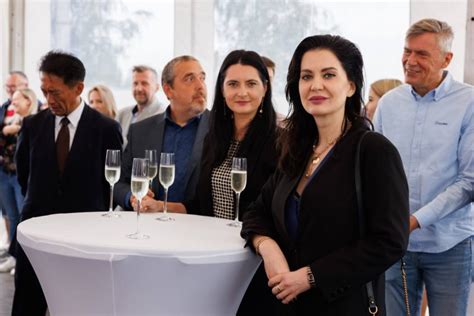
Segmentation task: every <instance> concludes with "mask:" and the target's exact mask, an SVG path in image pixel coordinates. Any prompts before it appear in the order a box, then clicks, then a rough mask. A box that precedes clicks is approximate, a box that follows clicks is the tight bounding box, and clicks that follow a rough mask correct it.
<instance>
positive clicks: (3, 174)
mask: <svg viewBox="0 0 474 316" xmlns="http://www.w3.org/2000/svg"><path fill="white" fill-rule="evenodd" d="M11 107H12V110H13V111H14V112H15V113H14V114H13V115H10V116H5V119H4V120H3V122H1V124H0V126H1V129H0V199H1V201H2V205H3V208H4V209H5V211H6V213H7V217H8V220H9V221H10V232H9V240H10V241H12V240H13V236H14V235H15V233H16V226H17V225H18V223H19V220H20V213H21V210H22V208H23V200H24V197H23V194H21V188H20V185H19V183H18V180H17V176H16V164H15V160H14V155H15V150H16V143H17V140H18V132H19V131H20V129H21V122H22V121H23V118H24V117H26V116H28V115H33V114H35V113H36V112H37V110H38V101H37V99H36V95H35V93H34V92H33V90H31V89H28V88H25V89H19V90H16V91H15V92H14V93H13V95H12V103H11ZM9 252H10V255H9V256H8V257H6V258H5V259H4V260H2V261H1V262H0V272H11V271H12V269H14V268H15V264H16V260H15V258H14V257H13V256H12V255H13V253H12V247H10V251H9Z"/></svg>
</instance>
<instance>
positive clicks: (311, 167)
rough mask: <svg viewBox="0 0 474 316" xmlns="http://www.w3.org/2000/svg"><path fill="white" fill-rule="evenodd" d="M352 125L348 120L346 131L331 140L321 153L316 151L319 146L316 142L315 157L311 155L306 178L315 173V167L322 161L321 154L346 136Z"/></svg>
mask: <svg viewBox="0 0 474 316" xmlns="http://www.w3.org/2000/svg"><path fill="white" fill-rule="evenodd" d="M351 126H352V124H351V123H350V121H347V124H346V126H345V128H344V131H343V132H341V134H339V136H337V137H336V138H334V139H333V140H331V141H330V142H329V143H328V144H327V145H326V147H324V149H323V150H321V151H320V152H319V153H318V152H316V147H317V146H316V144H313V152H314V155H313V157H311V163H310V164H309V166H308V170H307V171H306V173H305V177H306V178H309V177H310V176H311V174H312V173H313V171H314V168H315V167H316V165H317V164H318V163H320V162H321V155H322V154H324V153H325V152H326V151H327V150H328V149H329V148H331V146H333V145H334V144H335V143H337V142H338V141H339V140H340V139H341V138H342V137H344V135H346V133H347V131H348V130H349V129H350V128H351Z"/></svg>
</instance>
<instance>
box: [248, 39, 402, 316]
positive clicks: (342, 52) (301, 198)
mask: <svg viewBox="0 0 474 316" xmlns="http://www.w3.org/2000/svg"><path fill="white" fill-rule="evenodd" d="M362 69H363V61H362V56H361V54H360V52H359V50H358V49H357V47H356V46H355V45H354V44H353V43H351V42H349V41H348V40H346V39H344V38H342V37H339V36H331V35H318V36H312V37H308V38H306V39H305V40H303V41H302V42H301V43H300V44H299V46H298V47H297V49H296V51H295V53H294V55H293V59H292V61H291V63H290V66H289V71H288V77H287V80H288V82H287V87H286V94H287V98H288V100H289V102H290V104H291V106H292V111H291V114H290V116H289V118H288V119H287V121H286V129H285V130H284V131H283V132H282V134H281V136H280V138H279V144H280V145H281V148H282V155H281V157H280V160H279V168H278V170H277V172H275V174H274V175H273V176H272V177H271V179H270V180H269V181H268V182H267V183H266V184H265V186H264V187H263V189H262V193H261V195H260V196H259V198H258V199H257V201H256V202H255V203H253V204H252V205H251V206H250V207H249V209H248V211H247V213H246V214H245V216H244V221H243V228H242V236H243V237H244V238H246V239H247V240H248V242H249V244H250V245H251V246H252V247H253V248H254V249H255V250H256V251H257V253H259V254H260V255H261V256H262V258H263V261H264V266H265V271H266V274H267V276H268V278H269V286H270V287H271V288H272V292H273V294H274V295H275V296H276V298H278V299H279V300H281V302H282V303H283V304H280V305H279V310H280V312H282V313H283V314H295V315H310V314H311V315H337V316H343V315H351V316H354V315H368V314H369V312H368V299H367V292H366V288H365V284H366V283H367V282H369V281H373V283H374V291H375V299H376V303H377V306H378V309H379V313H378V314H377V315H385V309H384V278H383V273H384V271H385V270H386V269H387V268H388V267H390V266H391V265H392V264H393V263H394V262H396V261H397V260H398V259H399V258H401V257H402V255H403V254H404V252H405V250H406V247H407V242H408V218H409V217H408V186H407V182H406V178H405V174H404V171H403V166H402V162H401V160H400V157H399V154H398V152H397V150H396V149H395V147H394V146H393V145H392V144H391V143H390V142H389V141H388V140H387V139H386V138H384V137H383V136H382V135H379V134H376V133H369V134H368V135H367V136H366V137H365V138H364V140H363V142H362V145H361V153H360V164H361V165H360V170H361V180H362V197H363V202H364V209H365V214H366V221H365V225H366V231H367V232H366V235H365V237H360V236H359V222H358V209H357V199H356V191H355V175H354V172H355V168H354V167H355V166H354V163H355V152H356V146H357V143H358V141H359V139H360V137H361V135H362V134H363V133H364V132H365V131H367V130H368V127H367V126H368V123H367V122H366V121H365V120H364V119H363V118H362V117H360V115H359V113H360V110H361V105H362V85H363V74H362Z"/></svg>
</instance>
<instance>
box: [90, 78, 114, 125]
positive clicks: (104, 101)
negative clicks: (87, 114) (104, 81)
mask: <svg viewBox="0 0 474 316" xmlns="http://www.w3.org/2000/svg"><path fill="white" fill-rule="evenodd" d="M88 97H89V105H90V106H91V108H93V109H95V110H97V111H99V112H100V113H102V114H104V115H105V116H108V117H110V118H112V119H115V115H116V114H117V106H116V104H115V98H114V95H113V94H112V91H111V90H110V89H109V88H108V87H106V86H104V85H100V84H98V85H95V86H93V87H92V89H90V90H89V94H88Z"/></svg>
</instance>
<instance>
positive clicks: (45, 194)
mask: <svg viewBox="0 0 474 316" xmlns="http://www.w3.org/2000/svg"><path fill="white" fill-rule="evenodd" d="M39 71H40V77H41V90H42V91H43V94H44V96H45V98H46V101H47V102H48V105H49V110H46V111H42V112H40V113H38V114H36V115H34V116H31V117H27V118H26V119H25V120H24V122H23V127H22V132H21V134H20V138H19V140H18V146H17V153H16V165H17V174H18V182H19V183H20V186H21V188H22V191H23V194H25V202H24V207H23V211H22V217H21V220H22V221H23V220H26V219H29V218H32V217H36V216H43V215H49V214H55V213H69V212H87V211H105V210H107V208H108V197H109V185H108V184H107V182H106V180H105V178H104V163H105V154H106V151H107V149H121V148H122V136H121V130H120V126H119V124H118V123H117V122H116V121H114V120H112V119H109V118H107V117H105V116H103V115H102V114H99V112H97V111H94V110H92V109H91V108H89V106H88V105H86V104H85V103H84V101H83V100H82V99H81V97H80V95H81V93H82V91H83V89H84V78H85V73H86V72H85V69H84V65H83V64H82V62H81V61H80V60H79V59H78V58H76V57H75V56H73V55H70V54H68V53H63V52H59V51H51V52H49V53H48V54H47V55H45V56H44V57H43V58H42V60H41V64H40V67H39ZM15 288H16V289H15V295H14V299H13V310H12V315H28V316H31V315H40V316H44V315H45V312H46V308H47V305H46V300H45V297H44V295H43V291H42V289H41V286H40V284H39V282H38V279H37V277H36V274H35V272H34V270H33V268H32V266H31V264H30V262H29V260H28V258H27V257H26V255H25V253H24V252H23V250H22V249H21V246H20V245H19V244H17V265H16V276H15Z"/></svg>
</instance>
